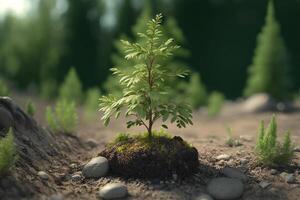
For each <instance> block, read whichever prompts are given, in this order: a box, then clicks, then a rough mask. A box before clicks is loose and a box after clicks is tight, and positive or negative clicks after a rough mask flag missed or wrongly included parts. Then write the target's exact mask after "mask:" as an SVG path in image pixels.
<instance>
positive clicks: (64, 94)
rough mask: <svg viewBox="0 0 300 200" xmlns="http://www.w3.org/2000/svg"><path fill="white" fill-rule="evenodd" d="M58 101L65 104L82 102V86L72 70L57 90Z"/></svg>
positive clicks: (72, 69)
mask: <svg viewBox="0 0 300 200" xmlns="http://www.w3.org/2000/svg"><path fill="white" fill-rule="evenodd" d="M59 99H62V100H66V101H67V102H75V103H80V101H81V100H82V86H81V82H80V79H79V77H78V75H77V73H76V71H75V69H74V68H71V69H70V71H69V73H68V74H67V76H66V78H65V80H64V82H63V84H62V85H61V86H60V89H59Z"/></svg>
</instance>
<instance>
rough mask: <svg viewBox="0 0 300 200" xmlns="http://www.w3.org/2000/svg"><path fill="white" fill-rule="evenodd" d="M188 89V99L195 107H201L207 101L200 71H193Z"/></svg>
mask: <svg viewBox="0 0 300 200" xmlns="http://www.w3.org/2000/svg"><path fill="white" fill-rule="evenodd" d="M186 87H187V88H186V90H187V99H188V100H187V101H188V102H189V103H190V104H191V105H192V107H193V108H199V107H200V106H203V105H204V104H205V103H206V100H207V94H206V89H205V86H204V85H203V83H202V82H201V77H200V75H199V73H193V74H192V76H191V78H190V82H189V84H188V85H187V86H186Z"/></svg>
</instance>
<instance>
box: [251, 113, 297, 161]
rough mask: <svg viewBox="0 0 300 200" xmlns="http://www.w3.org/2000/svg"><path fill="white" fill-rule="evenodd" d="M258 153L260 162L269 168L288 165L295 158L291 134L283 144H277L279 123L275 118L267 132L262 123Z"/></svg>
mask: <svg viewBox="0 0 300 200" xmlns="http://www.w3.org/2000/svg"><path fill="white" fill-rule="evenodd" d="M256 152H257V155H258V159H259V161H260V162H261V163H262V164H264V165H267V166H272V165H287V164H289V163H290V162H291V161H292V159H293V157H294V151H293V144H292V141H291V138H290V133H289V132H287V133H286V134H285V136H284V140H283V142H282V143H280V142H277V123H276V118H275V116H273V117H272V120H271V122H270V124H269V126H268V128H267V130H265V127H264V122H263V121H262V122H261V123H260V127H259V135H258V140H257V144H256Z"/></svg>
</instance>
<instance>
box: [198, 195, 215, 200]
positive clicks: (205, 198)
mask: <svg viewBox="0 0 300 200" xmlns="http://www.w3.org/2000/svg"><path fill="white" fill-rule="evenodd" d="M195 200H214V199H213V198H212V197H211V196H209V195H207V194H201V195H200V196H198V197H197V198H196V199H195Z"/></svg>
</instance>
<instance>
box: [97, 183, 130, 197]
mask: <svg viewBox="0 0 300 200" xmlns="http://www.w3.org/2000/svg"><path fill="white" fill-rule="evenodd" d="M127 194H128V191H127V187H126V186H125V185H124V184H121V183H109V184H107V185H105V186H104V187H103V188H101V189H100V191H99V192H98V195H99V197H101V198H103V199H117V198H123V197H125V196H127Z"/></svg>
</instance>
